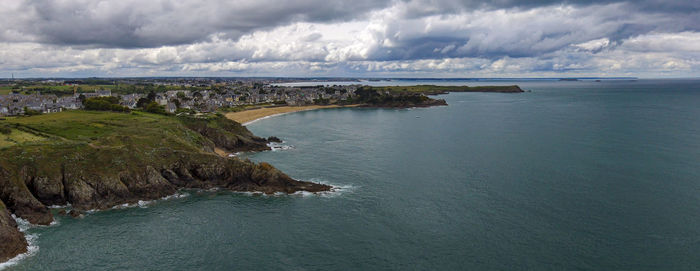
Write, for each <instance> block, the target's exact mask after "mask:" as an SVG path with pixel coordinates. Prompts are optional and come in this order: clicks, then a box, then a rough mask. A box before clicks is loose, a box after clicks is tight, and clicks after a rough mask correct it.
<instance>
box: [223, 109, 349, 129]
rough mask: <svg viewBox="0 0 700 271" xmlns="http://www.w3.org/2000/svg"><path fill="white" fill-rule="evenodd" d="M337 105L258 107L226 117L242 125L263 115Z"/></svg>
mask: <svg viewBox="0 0 700 271" xmlns="http://www.w3.org/2000/svg"><path fill="white" fill-rule="evenodd" d="M339 107H343V106H339V105H308V106H280V107H270V108H258V109H252V110H246V111H241V112H231V113H227V114H226V117H227V118H229V119H231V120H233V121H236V122H239V123H241V124H243V125H246V124H247V123H249V122H251V121H254V120H257V119H261V118H264V117H268V116H272V115H279V114H285V113H291V112H297V111H306V110H315V109H323V108H339Z"/></svg>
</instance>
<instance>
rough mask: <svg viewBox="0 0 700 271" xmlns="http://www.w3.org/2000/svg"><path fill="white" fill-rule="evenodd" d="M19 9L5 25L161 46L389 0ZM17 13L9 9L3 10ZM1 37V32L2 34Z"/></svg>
mask: <svg viewBox="0 0 700 271" xmlns="http://www.w3.org/2000/svg"><path fill="white" fill-rule="evenodd" d="M18 3H20V4H19V5H18V6H17V7H16V8H15V10H13V11H6V12H8V13H9V12H12V13H15V14H17V13H23V14H25V15H24V16H22V17H21V18H17V19H16V20H14V18H13V20H11V21H10V20H9V19H8V21H7V23H6V24H5V25H6V27H8V28H9V29H12V30H14V31H16V32H18V33H22V34H25V35H30V36H35V37H36V38H37V39H38V40H39V41H41V42H45V43H52V44H62V45H97V46H105V47H121V48H133V47H157V46H162V45H177V44H187V43H192V42H197V41H201V40H204V39H207V38H208V37H210V35H213V34H219V35H223V36H224V37H228V38H233V39H235V38H238V37H239V36H240V35H242V34H245V33H249V32H251V31H254V30H258V29H264V28H269V27H274V26H279V25H283V24H287V23H290V22H295V21H309V22H329V21H338V20H348V19H352V18H357V17H360V16H362V14H364V13H366V12H367V11H369V10H372V9H375V8H381V7H384V6H385V5H386V1H376V0H356V1H352V2H351V1H344V0H304V1H270V0H246V1H193V0H185V1H165V0H160V1H138V0H114V1H111V0H110V1H92V0H70V1H52V0H29V1H19V2H18ZM2 15H5V16H13V15H11V14H2ZM0 37H1V36H0Z"/></svg>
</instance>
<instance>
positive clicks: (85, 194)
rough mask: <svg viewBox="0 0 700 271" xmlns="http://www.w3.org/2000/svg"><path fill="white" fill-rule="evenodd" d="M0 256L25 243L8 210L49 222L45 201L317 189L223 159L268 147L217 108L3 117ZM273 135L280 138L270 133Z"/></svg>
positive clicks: (99, 202) (76, 210)
mask: <svg viewBox="0 0 700 271" xmlns="http://www.w3.org/2000/svg"><path fill="white" fill-rule="evenodd" d="M0 131H1V132H2V133H1V134H0V262H2V261H6V260H8V259H10V258H12V257H14V256H16V255H18V254H20V253H23V252H25V251H26V249H27V248H26V247H27V243H26V240H25V239H24V236H23V235H22V234H21V233H20V232H19V231H18V229H17V226H16V223H15V221H14V219H13V218H12V217H11V214H14V215H15V216H17V217H19V218H22V219H26V220H27V221H29V222H31V223H34V224H40V225H48V224H49V223H51V222H52V221H53V214H52V212H51V211H50V209H49V208H48V207H49V206H56V205H58V206H64V205H66V204H69V203H70V206H71V210H70V214H72V215H79V214H80V213H81V212H84V211H87V210H93V209H98V210H99V209H107V208H111V207H113V206H117V205H121V204H125V203H135V202H138V201H139V200H150V199H159V198H162V197H165V196H168V195H172V194H174V193H175V192H176V191H177V189H179V188H198V189H210V188H222V189H228V190H231V191H250V192H262V193H267V194H271V193H276V192H281V193H294V192H297V191H309V192H321V191H328V190H330V189H331V187H330V186H328V185H323V184H316V183H310V182H302V181H297V180H294V179H292V178H290V177H289V176H287V175H286V174H284V173H282V172H280V171H279V170H277V169H275V168H274V167H273V166H272V165H270V164H267V163H259V164H257V163H254V162H251V161H249V160H240V159H238V158H225V157H221V156H219V155H217V154H215V153H214V149H215V148H220V149H224V150H226V151H229V152H239V151H261V150H267V149H269V147H268V146H267V143H268V140H267V139H264V138H260V137H257V136H254V135H253V134H252V133H251V132H250V131H248V130H247V129H246V128H245V127H243V126H241V125H240V124H239V123H236V122H234V121H231V120H228V119H226V118H225V117H223V116H222V115H220V114H204V115H195V116H181V117H177V116H172V115H170V116H168V115H160V114H151V113H146V112H131V113H115V112H98V111H82V110H76V111H66V112H61V113H54V114H44V115H39V116H31V117H12V118H5V119H3V120H0ZM273 140H274V139H273Z"/></svg>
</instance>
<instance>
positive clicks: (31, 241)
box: [0, 214, 54, 270]
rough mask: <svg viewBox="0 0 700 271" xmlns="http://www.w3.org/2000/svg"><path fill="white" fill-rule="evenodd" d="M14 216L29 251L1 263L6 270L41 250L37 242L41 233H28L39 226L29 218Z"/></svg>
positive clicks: (1, 267) (1, 266)
mask: <svg viewBox="0 0 700 271" xmlns="http://www.w3.org/2000/svg"><path fill="white" fill-rule="evenodd" d="M12 218H14V219H15V221H17V228H18V229H19V231H20V232H22V233H23V234H24V239H26V240H27V244H28V246H27V252H25V253H22V254H19V255H17V256H15V257H14V258H12V259H10V260H8V261H6V262H4V263H0V270H4V269H5V268H8V267H10V266H13V265H15V264H17V263H19V262H20V261H22V260H24V259H26V258H28V257H31V256H33V255H34V254H36V252H37V251H39V246H38V245H37V244H36V241H37V238H39V234H36V233H27V230H29V229H31V228H33V227H37V226H36V225H33V224H32V223H29V221H27V220H24V219H22V218H20V217H17V216H15V215H14V214H13V215H12ZM51 225H54V223H51Z"/></svg>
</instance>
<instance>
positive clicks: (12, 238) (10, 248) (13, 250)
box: [0, 201, 27, 262]
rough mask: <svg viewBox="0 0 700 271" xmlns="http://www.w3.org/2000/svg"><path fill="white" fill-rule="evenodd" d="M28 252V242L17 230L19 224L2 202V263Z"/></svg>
mask: <svg viewBox="0 0 700 271" xmlns="http://www.w3.org/2000/svg"><path fill="white" fill-rule="evenodd" d="M25 252H27V240H25V239H24V235H23V234H22V233H21V232H20V231H19V230H18V229H17V223H16V222H15V220H14V219H13V218H12V217H11V216H10V212H8V210H7V208H6V207H5V204H3V202H2V201H0V262H5V261H7V260H9V259H12V258H14V257H15V256H17V255H19V254H22V253H25Z"/></svg>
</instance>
